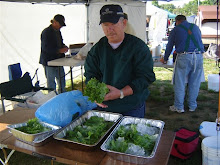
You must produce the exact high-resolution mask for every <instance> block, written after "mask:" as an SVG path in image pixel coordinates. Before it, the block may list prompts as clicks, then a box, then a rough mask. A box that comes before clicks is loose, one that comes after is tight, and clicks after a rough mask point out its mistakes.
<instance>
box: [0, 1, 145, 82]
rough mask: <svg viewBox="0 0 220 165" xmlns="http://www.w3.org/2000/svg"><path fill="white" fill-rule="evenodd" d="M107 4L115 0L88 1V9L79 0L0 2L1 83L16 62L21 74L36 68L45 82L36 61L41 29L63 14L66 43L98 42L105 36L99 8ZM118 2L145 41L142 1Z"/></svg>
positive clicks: (63, 30) (33, 71) (42, 71)
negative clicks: (73, 0)
mask: <svg viewBox="0 0 220 165" xmlns="http://www.w3.org/2000/svg"><path fill="white" fill-rule="evenodd" d="M127 2H129V1H127ZM106 3H110V4H113V3H114V4H115V3H116V2H114V1H112V2H111V1H108V2H105V3H101V2H97V3H90V5H89V7H88V8H87V6H85V5H84V4H79V3H77V4H72V5H66V6H62V5H57V4H53V5H48V4H42V3H41V4H30V3H14V2H0V12H1V13H0V31H1V33H0V42H1V47H0V59H1V60H0V69H1V75H0V83H1V82H5V81H8V80H9V78H8V77H9V76H8V65H10V64H14V63H18V62H19V63H21V68H22V71H23V73H25V72H27V71H28V72H30V74H31V76H33V75H34V73H35V70H36V69H37V68H39V71H38V77H39V80H40V83H41V84H44V83H45V82H46V79H45V75H44V70H43V67H42V66H41V65H40V64H39V57H40V43H41V41H40V35H41V32H42V30H43V29H44V28H46V27H48V26H49V25H50V20H51V19H52V18H53V16H54V15H56V14H62V15H64V16H65V19H66V25H67V26H66V27H63V28H62V29H61V32H62V35H63V39H64V43H65V44H66V45H69V44H75V43H84V42H87V41H88V42H97V41H98V40H99V39H100V38H101V37H102V36H104V34H103V32H102V29H101V26H100V25H99V20H100V17H99V11H100V8H101V7H102V6H103V5H104V4H106ZM118 4H120V3H118ZM120 5H121V6H122V8H123V10H124V12H126V13H127V14H128V19H129V22H130V24H132V26H133V28H134V29H135V32H136V35H137V36H138V37H139V38H141V39H142V40H144V41H145V35H146V34H145V27H146V17H145V16H146V9H145V3H142V2H129V3H125V2H124V3H122V4H120ZM87 12H88V13H87ZM87 16H88V18H87ZM87 20H88V21H89V22H87ZM88 29H89V30H88ZM65 70H66V73H67V72H68V71H69V67H65Z"/></svg>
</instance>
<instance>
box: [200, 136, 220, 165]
mask: <svg viewBox="0 0 220 165" xmlns="http://www.w3.org/2000/svg"><path fill="white" fill-rule="evenodd" d="M217 139H218V142H217ZM217 144H218V147H217ZM202 164H203V165H220V137H218V138H217V136H210V137H207V138H205V139H203V140H202Z"/></svg>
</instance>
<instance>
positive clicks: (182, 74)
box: [163, 15, 204, 113]
mask: <svg viewBox="0 0 220 165" xmlns="http://www.w3.org/2000/svg"><path fill="white" fill-rule="evenodd" d="M175 20H176V27H175V28H174V29H173V30H172V31H171V33H170V36H169V39H168V44H167V47H166V51H165V56H164V62H163V63H166V62H167V60H168V58H169V55H170V53H171V51H172V49H173V46H174V45H175V49H176V52H177V57H176V63H175V69H174V77H173V83H174V92H175V96H174V105H173V106H170V110H171V111H174V112H178V113H183V112H184V97H185V85H186V82H188V86H187V94H188V100H187V101H188V107H189V111H191V112H193V111H195V109H196V107H197V102H196V99H197V97H198V93H199V88H200V83H201V78H202V74H203V52H204V46H203V43H202V39H201V32H200V29H199V27H198V26H196V25H195V24H191V23H189V22H187V21H186V17H185V16H184V15H178V16H176V18H175Z"/></svg>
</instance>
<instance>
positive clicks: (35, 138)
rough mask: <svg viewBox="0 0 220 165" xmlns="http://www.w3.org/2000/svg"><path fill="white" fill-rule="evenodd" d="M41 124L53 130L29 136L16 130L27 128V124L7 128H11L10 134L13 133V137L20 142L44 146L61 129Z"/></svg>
mask: <svg viewBox="0 0 220 165" xmlns="http://www.w3.org/2000/svg"><path fill="white" fill-rule="evenodd" d="M40 123H41V125H43V126H44V127H48V128H51V130H50V131H45V132H41V133H37V134H28V133H24V132H21V131H19V130H17V129H16V128H19V127H23V126H26V125H27V122H24V123H18V124H13V125H8V126H7V127H8V128H9V132H11V133H12V134H13V136H15V137H16V138H17V139H18V140H21V141H23V142H26V143H28V144H31V145H34V146H39V145H42V144H44V141H46V139H47V138H49V137H51V136H52V135H53V134H54V133H55V132H56V131H57V130H58V129H60V127H58V126H55V125H51V124H48V123H45V122H40Z"/></svg>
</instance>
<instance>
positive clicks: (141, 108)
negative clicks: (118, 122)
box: [122, 102, 146, 118]
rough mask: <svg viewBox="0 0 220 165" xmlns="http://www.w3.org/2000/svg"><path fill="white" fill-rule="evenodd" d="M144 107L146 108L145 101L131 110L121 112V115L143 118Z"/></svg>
mask: <svg viewBox="0 0 220 165" xmlns="http://www.w3.org/2000/svg"><path fill="white" fill-rule="evenodd" d="M145 109H146V102H143V103H141V104H140V105H138V106H137V107H136V108H134V109H133V110H131V111H128V112H125V113H122V115H123V116H132V117H139V118H144V116H145Z"/></svg>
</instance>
